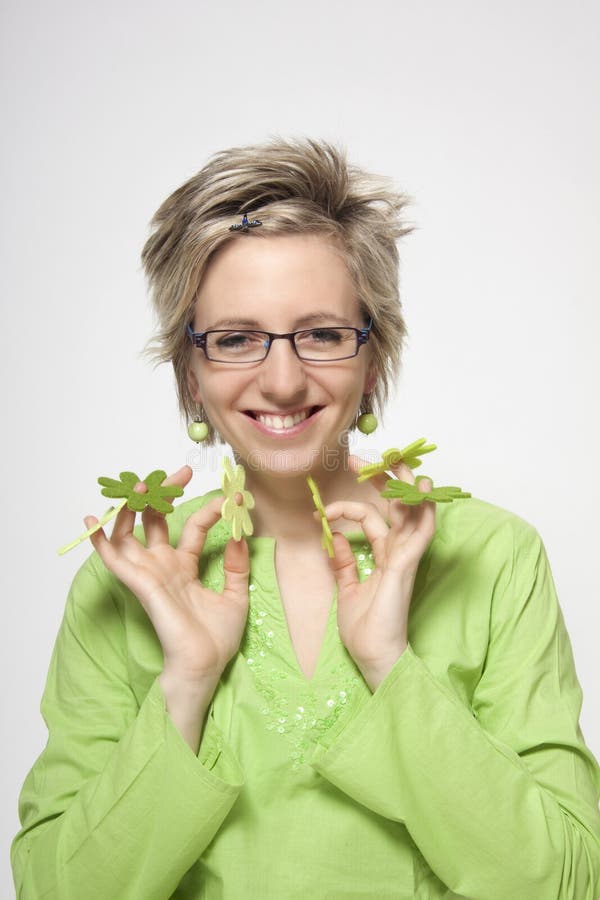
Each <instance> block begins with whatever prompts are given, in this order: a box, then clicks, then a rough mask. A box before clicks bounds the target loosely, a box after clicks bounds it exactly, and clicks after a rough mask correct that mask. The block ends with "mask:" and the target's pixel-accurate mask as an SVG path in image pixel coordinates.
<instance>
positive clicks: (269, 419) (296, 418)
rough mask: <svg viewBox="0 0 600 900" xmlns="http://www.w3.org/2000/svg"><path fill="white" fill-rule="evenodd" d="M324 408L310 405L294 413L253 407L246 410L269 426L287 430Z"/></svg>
mask: <svg viewBox="0 0 600 900" xmlns="http://www.w3.org/2000/svg"><path fill="white" fill-rule="evenodd" d="M322 408H323V407H322V406H310V407H308V408H307V409H301V410H298V411H297V412H294V413H284V414H283V415H281V414H279V413H266V412H260V411H258V410H256V411H255V410H251V409H247V410H246V411H245V412H246V415H247V416H250V418H252V419H256V421H257V422H260V423H261V424H262V425H266V427H267V428H276V429H277V430H278V431H285V429H287V428H293V427H294V425H299V424H300V422H304V421H305V419H308V418H310V416H312V415H314V414H315V413H316V412H318V411H319V410H320V409H322Z"/></svg>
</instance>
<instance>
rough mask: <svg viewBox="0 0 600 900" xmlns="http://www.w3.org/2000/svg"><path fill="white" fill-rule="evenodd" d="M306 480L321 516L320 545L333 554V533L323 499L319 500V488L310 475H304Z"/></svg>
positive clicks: (330, 554)
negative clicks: (321, 531)
mask: <svg viewBox="0 0 600 900" xmlns="http://www.w3.org/2000/svg"><path fill="white" fill-rule="evenodd" d="M306 480H307V481H308V486H309V488H310V492H311V494H312V498H313V502H314V504H315V506H316V508H317V511H318V513H319V515H320V516H321V528H322V529H323V534H322V535H321V546H322V548H323V550H326V551H327V554H328V555H329V556H335V552H334V549H333V535H332V533H331V528H330V527H329V522H328V521H327V516H326V515H325V507H324V506H323V501H322V500H321V495H320V493H319V488H318V487H317V484H316V482H315V480H314V478H311V476H310V475H307V476H306Z"/></svg>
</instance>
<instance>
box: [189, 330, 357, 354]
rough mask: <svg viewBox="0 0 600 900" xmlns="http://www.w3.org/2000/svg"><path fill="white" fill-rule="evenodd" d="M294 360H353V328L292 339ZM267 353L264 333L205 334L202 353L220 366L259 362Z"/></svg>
mask: <svg viewBox="0 0 600 900" xmlns="http://www.w3.org/2000/svg"><path fill="white" fill-rule="evenodd" d="M293 340H294V345H295V347H296V351H297V353H298V356H299V357H300V358H301V359H306V360H313V361H318V360H335V359H345V358H347V357H350V356H354V355H355V354H356V351H357V334H356V331H355V330H354V328H311V329H309V330H306V331H297V332H296V333H295V334H294V337H293ZM268 349H269V335H268V333H267V332H264V331H209V332H207V334H206V350H207V356H208V358H209V359H213V360H216V361H220V362H259V361H260V360H262V359H264V358H265V357H266V355H267V352H268Z"/></svg>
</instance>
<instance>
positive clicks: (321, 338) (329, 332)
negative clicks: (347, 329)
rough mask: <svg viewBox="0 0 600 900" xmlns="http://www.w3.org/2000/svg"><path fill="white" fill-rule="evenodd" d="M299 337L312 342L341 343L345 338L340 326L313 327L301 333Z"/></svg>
mask: <svg viewBox="0 0 600 900" xmlns="http://www.w3.org/2000/svg"><path fill="white" fill-rule="evenodd" d="M298 339H299V340H300V341H303V342H308V343H311V344H339V343H341V341H342V340H343V332H342V331H341V330H340V329H339V328H311V330H310V331H303V332H302V334H299V335H298Z"/></svg>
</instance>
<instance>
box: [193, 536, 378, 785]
mask: <svg viewBox="0 0 600 900" xmlns="http://www.w3.org/2000/svg"><path fill="white" fill-rule="evenodd" d="M354 553H355V559H356V564H357V569H358V573H359V578H360V580H361V581H364V579H365V578H367V577H368V576H369V575H370V574H371V571H372V566H373V554H372V552H371V548H370V547H369V545H368V543H363V544H361V545H359V546H358V547H357V548H355V551H354ZM202 580H203V583H204V584H206V585H207V587H210V588H212V589H213V590H215V591H221V590H222V586H223V580H224V574H223V556H222V553H221V552H218V551H216V552H213V553H211V554H209V556H208V560H207V566H206V570H205V574H204V575H203V578H202ZM248 588H249V596H250V607H249V610H248V621H247V624H246V629H245V631H244V635H243V638H242V641H241V644H240V649H239V654H240V655H241V657H242V658H243V659H244V660H245V663H246V665H247V666H248V668H249V669H250V670H251V672H252V675H253V677H254V682H255V685H256V689H257V691H258V693H259V694H260V696H261V700H262V703H261V706H260V713H261V716H262V717H263V718H264V725H265V728H266V730H267V731H268V732H271V733H272V734H273V735H276V736H281V737H282V738H283V739H285V740H286V741H287V743H288V744H289V758H290V762H291V765H292V769H293V770H294V771H297V770H298V769H300V768H301V767H302V766H303V765H305V764H306V763H307V761H308V759H309V758H310V756H311V754H312V750H313V749H314V746H315V743H316V741H317V740H318V738H319V736H320V735H322V734H323V733H324V732H326V731H328V730H329V729H330V728H331V727H332V726H333V725H334V724H335V722H337V720H338V719H339V717H340V715H341V714H342V713H343V711H344V708H345V707H346V706H347V704H348V702H349V700H350V698H351V696H352V694H353V693H354V691H355V689H356V687H357V685H359V684H360V682H361V678H360V675H359V674H358V670H357V669H356V667H355V666H354V663H353V661H352V659H351V657H350V656H349V655H348V653H347V652H346V651H345V649H344V648H342V654H343V655H342V660H341V661H340V662H335V663H334V664H333V665H331V666H330V667H329V668H328V669H327V668H324V669H322V670H321V671H320V673H319V678H318V685H319V688H320V690H318V691H317V690H316V686H317V682H316V681H315V677H314V676H313V678H312V679H311V680H307V679H304V678H299V677H294V675H293V673H292V672H291V670H289V669H283V668H282V667H281V666H276V665H274V661H273V660H272V659H270V657H271V653H272V651H273V648H274V647H275V646H276V641H277V634H276V632H275V631H274V629H273V627H272V626H273V623H272V622H271V620H270V619H271V616H270V614H269V611H268V609H267V608H265V607H266V606H267V604H263V603H261V596H260V594H261V590H260V584H258V583H257V582H256V581H255V580H252V581H251V582H250V584H249V586H248ZM284 627H285V626H284ZM289 643H290V645H291V641H290V642H289ZM344 657H345V658H344Z"/></svg>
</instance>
